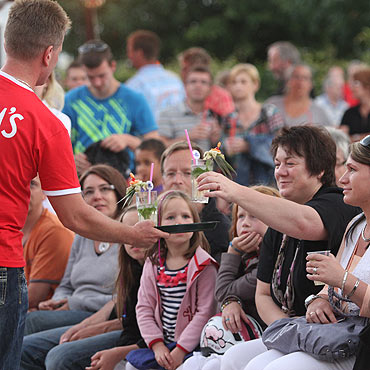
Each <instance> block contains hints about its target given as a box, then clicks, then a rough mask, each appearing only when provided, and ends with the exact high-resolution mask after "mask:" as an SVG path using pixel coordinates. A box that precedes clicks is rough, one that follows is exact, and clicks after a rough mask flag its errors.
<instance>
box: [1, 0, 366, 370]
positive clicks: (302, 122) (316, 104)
mask: <svg viewBox="0 0 370 370" xmlns="http://www.w3.org/2000/svg"><path fill="white" fill-rule="evenodd" d="M69 27H71V24H70V21H69V18H68V16H67V14H66V13H65V11H64V10H63V9H62V8H61V7H60V5H59V4H58V3H57V2H55V1H52V0H16V1H15V3H14V5H13V6H12V7H11V9H10V12H9V18H8V22H7V26H6V30H5V50H6V53H7V60H6V63H5V65H4V66H3V67H2V69H1V71H0V97H1V99H2V100H3V102H4V103H3V107H4V108H2V109H3V110H2V112H1V121H0V126H1V131H0V133H1V135H0V146H1V149H2V153H3V155H2V156H1V157H0V166H1V168H2V172H1V175H0V178H1V181H0V201H1V204H2V207H1V208H2V209H1V210H0V231H1V232H0V287H1V289H0V308H1V310H0V330H1V331H2V334H3V335H2V338H1V339H0V369H4V370H7V369H8V370H10V369H11V370H14V369H18V368H21V369H30V370H31V369H48V370H57V369H61V370H62V369H90V370H98V369H101V370H123V369H127V370H129V369H131V370H134V369H143V370H145V369H147V370H154V369H166V370H175V369H182V370H186V369H192V370H194V369H205V370H206V369H222V370H229V369H230V370H231V369H248V370H249V369H266V370H276V369H292V370H293V369H296V368H297V364H299V368H302V369H307V370H311V369H325V370H326V369H327V370H329V369H330V370H331V369H352V368H356V370H358V369H360V368H361V367H360V366H361V365H360V362H361V361H364V356H365V357H366V345H365V349H363V351H362V352H361V351H360V352H358V353H359V355H358V358H357V362H356V357H355V356H354V355H353V354H351V355H348V356H346V357H345V358H343V359H336V360H335V361H334V362H327V361H324V360H319V359H317V358H315V357H314V356H312V353H309V352H305V351H303V350H302V351H295V352H294V353H288V352H283V351H278V350H276V349H272V348H269V347H268V346H267V344H266V345H265V342H264V339H263V338H262V333H263V332H264V330H265V329H266V328H269V327H270V326H271V325H272V324H273V323H276V322H277V321H278V320H284V319H293V318H294V317H297V316H299V317H305V318H306V321H307V322H308V323H311V324H317V325H320V326H321V325H325V324H328V323H335V322H337V321H341V319H340V313H342V312H344V315H347V316H348V315H352V316H356V317H358V316H361V317H370V313H369V312H370V308H369V307H370V304H369V302H370V293H369V292H370V286H369V285H370V275H369V269H368V264H367V258H368V256H367V250H368V246H369V243H370V226H368V223H367V219H368V218H369V217H370V213H369V212H370V203H369V202H370V193H369V191H370V190H369V186H368V184H369V182H368V181H369V180H370V67H369V66H367V65H364V64H362V63H360V62H357V61H355V62H353V63H351V64H350V66H349V68H348V71H347V72H348V76H347V78H346V77H345V73H344V71H343V69H342V68H340V67H338V66H333V67H332V68H330V70H329V71H328V73H327V76H326V78H325V81H324V84H323V93H322V94H320V95H319V96H317V97H315V96H314V93H313V78H312V77H313V71H312V69H311V68H310V66H309V65H307V64H305V63H304V61H303V60H302V58H301V56H300V53H299V50H298V49H297V48H296V47H295V46H294V45H292V44H291V43H290V42H286V41H278V42H275V43H274V44H272V45H270V46H269V47H268V48H267V50H266V53H267V66H268V69H269V70H270V71H271V73H272V74H273V76H274V78H275V79H276V86H277V89H276V94H275V95H273V96H271V97H270V98H269V99H267V100H266V101H265V102H259V101H258V100H257V99H256V93H257V91H258V90H259V88H260V84H261V80H260V76H259V72H258V70H257V68H256V67H255V66H254V65H253V64H250V63H239V64H236V65H235V66H233V67H232V68H231V69H230V70H229V71H224V72H223V76H222V79H220V78H215V76H213V75H212V72H211V69H210V66H211V62H212V59H211V56H210V55H209V53H208V52H207V51H206V50H205V49H203V48H200V47H192V48H189V49H187V50H184V51H183V52H182V53H181V54H180V55H179V56H178V61H179V67H180V71H181V73H180V76H177V75H176V74H175V73H174V72H172V71H169V70H167V69H165V68H164V67H163V65H162V64H161V63H160V62H159V60H160V46H161V40H160V38H159V37H158V35H156V34H155V33H154V32H152V31H148V30H137V31H135V32H133V33H131V34H130V35H129V36H128V37H127V40H126V53H127V57H128V59H130V61H131V63H132V66H133V67H134V68H135V69H136V73H135V75H134V76H133V77H131V78H130V79H129V80H128V81H126V82H124V83H122V82H120V81H118V80H117V79H116V78H115V76H114V72H115V70H116V61H115V60H114V58H113V53H112V50H111V48H110V46H109V45H108V44H107V43H105V42H104V41H102V40H89V41H87V42H86V43H84V44H83V45H81V46H80V47H79V48H78V50H77V54H78V56H77V58H76V60H75V61H74V62H73V63H72V64H71V65H70V66H69V67H68V69H67V70H66V73H65V75H66V77H65V80H64V81H57V79H56V77H55V74H54V72H53V70H54V67H55V65H56V63H57V60H58V55H59V53H60V51H61V50H62V45H63V39H64V36H65V34H66V32H67V30H68V29H69ZM215 81H217V83H216V82H215ZM221 82H222V83H221ZM62 85H63V86H64V88H65V89H66V90H67V92H66V93H65V92H64V89H63V88H62ZM316 91H317V90H316ZM219 142H220V143H221V147H220V146H219V145H218V143H219ZM216 145H217V148H218V149H216V150H218V151H219V150H220V149H221V152H222V153H223V154H224V156H225V158H226V160H227V161H228V162H229V163H231V164H232V166H233V167H234V168H235V170H236V174H235V176H234V178H233V179H229V178H227V177H225V176H224V175H222V174H221V173H219V172H217V168H215V169H214V171H208V172H206V173H203V174H201V175H200V176H199V177H198V178H197V179H196V180H195V181H196V183H195V185H194V179H192V161H194V153H193V152H192V151H191V150H190V148H189V147H191V149H192V150H196V151H198V153H199V155H200V157H201V158H203V155H204V153H205V152H206V151H209V150H210V149H211V148H212V147H215V146H216ZM133 174H134V175H133ZM133 176H135V177H136V178H137V179H139V180H141V181H143V182H151V183H152V184H151V185H152V189H151V190H153V191H156V192H157V193H158V194H160V195H159V197H158V202H157V206H158V209H157V219H156V221H157V224H158V225H160V226H168V225H181V224H193V223H196V224H199V223H204V222H214V221H216V226H215V228H214V229H213V230H204V231H199V230H197V229H195V231H193V232H183V233H174V234H168V233H167V232H162V231H160V230H159V229H157V228H155V227H154V225H153V222H152V221H142V222H138V220H139V219H138V210H137V209H136V206H135V205H134V204H133V203H132V204H127V205H126V204H125V206H123V204H124V202H122V199H123V198H124V197H125V195H126V191H127V189H128V187H129V186H130V180H132V177H133ZM194 186H196V187H198V188H199V191H206V192H207V193H206V197H207V198H208V199H207V202H206V203H197V202H193V201H192V200H191V199H192V192H193V190H194V189H193V188H194ZM322 251H326V252H327V253H326V254H319V253H316V252H320V253H321V252H322ZM333 288H334V300H335V302H336V306H335V307H333ZM338 307H339V309H338ZM338 310H339V311H338ZM364 328H366V327H365V326H364ZM355 362H356V363H355Z"/></svg>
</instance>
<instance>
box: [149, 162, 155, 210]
mask: <svg viewBox="0 0 370 370" xmlns="http://www.w3.org/2000/svg"><path fill="white" fill-rule="evenodd" d="M153 171H154V163H152V165H151V167H150V177H149V181H150V182H151V183H152V184H153ZM150 192H151V189H149V191H148V203H149V204H150Z"/></svg>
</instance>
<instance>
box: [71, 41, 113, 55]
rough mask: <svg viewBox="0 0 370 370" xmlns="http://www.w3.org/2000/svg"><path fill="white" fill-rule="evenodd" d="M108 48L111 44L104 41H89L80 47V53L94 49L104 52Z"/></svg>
mask: <svg viewBox="0 0 370 370" xmlns="http://www.w3.org/2000/svg"><path fill="white" fill-rule="evenodd" d="M108 48H109V46H108V45H107V44H106V43H105V42H103V41H96V42H87V43H86V44H83V45H81V46H80V47H79V48H78V53H79V54H87V53H90V52H94V51H96V52H98V53H102V52H103V51H105V50H107V49H108Z"/></svg>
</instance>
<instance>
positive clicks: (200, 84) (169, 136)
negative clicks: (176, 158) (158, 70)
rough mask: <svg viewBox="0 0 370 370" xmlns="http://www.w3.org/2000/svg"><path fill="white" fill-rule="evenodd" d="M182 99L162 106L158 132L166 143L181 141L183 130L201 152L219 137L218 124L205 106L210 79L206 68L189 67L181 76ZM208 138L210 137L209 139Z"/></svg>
mask: <svg viewBox="0 0 370 370" xmlns="http://www.w3.org/2000/svg"><path fill="white" fill-rule="evenodd" d="M184 83H185V92H186V97H185V100H184V101H182V102H181V103H179V104H177V105H175V106H173V107H169V108H167V109H164V110H163V111H162V112H161V113H160V115H159V120H158V131H159V135H160V136H161V137H162V139H163V140H165V141H166V142H167V144H168V145H170V144H173V143H176V142H178V141H181V140H185V133H184V130H185V129H187V130H188V131H189V136H190V138H191V140H192V141H194V142H196V143H197V144H198V145H199V146H200V147H201V148H202V149H203V150H204V151H206V150H209V149H210V148H211V145H213V144H215V143H216V142H217V140H218V138H219V137H220V126H219V124H218V122H217V120H216V119H215V114H214V112H213V110H211V109H206V105H205V101H206V99H207V97H208V96H209V94H210V92H211V89H212V85H213V81H212V74H211V72H210V71H209V69H208V68H207V67H204V66H197V67H193V68H192V69H190V70H189V71H188V73H187V75H186V78H185V81H184ZM211 139H212V140H211Z"/></svg>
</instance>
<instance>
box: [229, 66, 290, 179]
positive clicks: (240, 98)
mask: <svg viewBox="0 0 370 370" xmlns="http://www.w3.org/2000/svg"><path fill="white" fill-rule="evenodd" d="M228 87H229V90H230V92H231V95H232V97H233V100H234V102H235V107H236V111H237V114H238V115H237V118H236V119H230V120H229V121H228V123H227V126H226V127H225V134H226V136H227V137H226V140H225V144H226V151H227V155H229V156H235V157H234V162H235V163H234V164H235V167H236V169H237V178H236V181H237V182H238V183H239V184H242V185H253V184H265V185H268V184H273V183H274V161H273V159H272V157H271V153H270V145H271V141H272V139H273V137H274V136H275V134H276V132H277V131H278V130H279V129H280V128H281V127H283V124H284V120H283V118H282V116H281V114H280V113H279V112H278V110H277V108H276V107H275V106H274V105H272V104H263V105H262V104H260V103H259V102H257V101H256V98H255V94H256V93H257V91H258V89H259V87H260V76H259V73H258V70H257V68H256V67H255V66H254V65H252V64H237V65H236V66H234V67H233V68H232V69H231V71H230V74H229V80H228Z"/></svg>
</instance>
